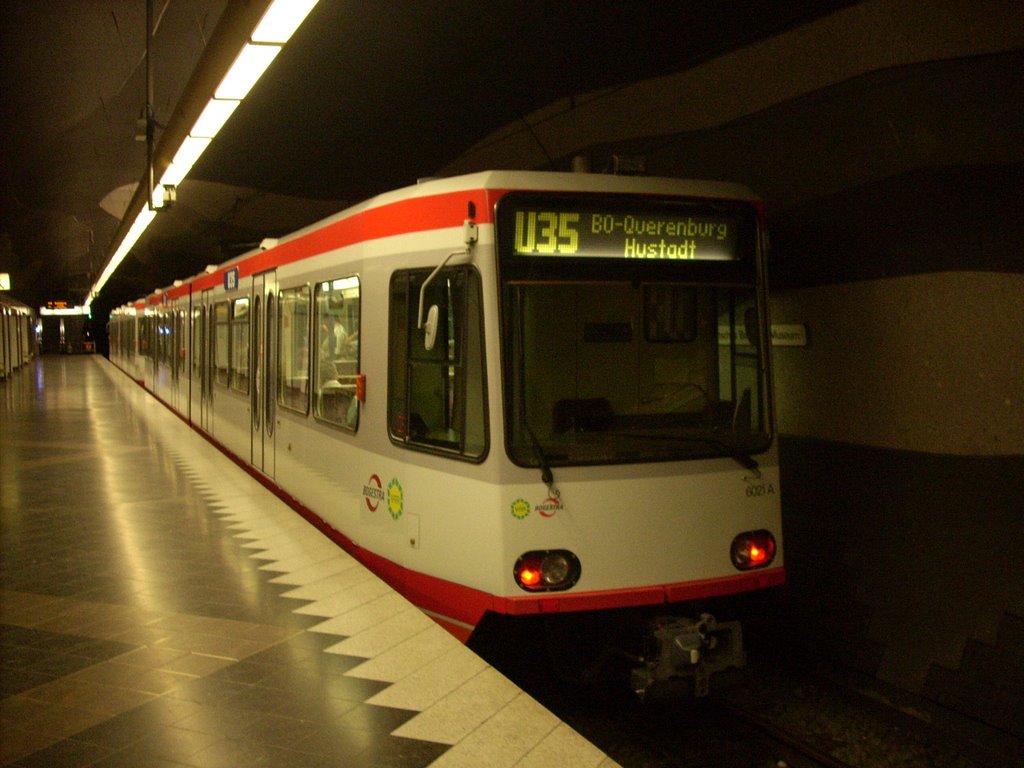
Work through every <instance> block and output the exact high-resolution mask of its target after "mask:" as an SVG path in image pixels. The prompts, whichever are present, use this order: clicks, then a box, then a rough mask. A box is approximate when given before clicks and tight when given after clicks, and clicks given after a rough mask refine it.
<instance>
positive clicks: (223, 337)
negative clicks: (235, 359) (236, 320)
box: [213, 301, 230, 387]
mask: <svg viewBox="0 0 1024 768" xmlns="http://www.w3.org/2000/svg"><path fill="white" fill-rule="evenodd" d="M229 316H230V312H229V309H228V303H227V302H226V301H218V302H217V303H216V304H214V305H213V370H214V381H216V382H217V383H218V384H223V385H224V386H225V387H226V386H227V385H228V381H229V379H230V375H229V374H230V367H229V364H228V363H229V360H228V348H229V346H230V344H229V341H228V340H229V338H230V337H229V330H230V329H229V324H228V319H229Z"/></svg>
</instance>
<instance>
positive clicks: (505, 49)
mask: <svg viewBox="0 0 1024 768" xmlns="http://www.w3.org/2000/svg"><path fill="white" fill-rule="evenodd" d="M229 5H231V4H229V3H225V2H223V0H153V16H154V19H155V22H156V24H155V33H154V37H153V43H152V49H151V52H152V56H151V63H152V79H153V100H152V110H153V115H154V119H155V121H156V125H157V133H158V134H159V132H160V130H161V128H162V127H163V126H166V125H167V124H168V123H169V122H170V121H171V119H172V117H173V115H174V114H175V110H176V109H177V108H178V105H179V100H180V99H181V98H182V94H183V92H184V91H185V89H186V84H187V82H188V80H189V77H190V76H191V75H192V73H193V71H194V70H195V69H196V68H197V66H199V63H200V58H201V56H202V54H203V51H204V48H205V47H206V46H207V44H208V43H209V41H210V39H211V38H212V37H214V35H215V30H217V25H218V22H219V21H221V20H222V18H227V17H228V15H229V14H228V13H226V12H225V9H226V8H228V7H229ZM850 5H851V3H848V2H820V0H776V1H775V2H770V3H768V2H752V1H749V0H675V1H674V2H650V3H636V2H631V1H629V0H619V1H615V0H612V1H609V2H600V3H598V2H585V1H583V0H579V1H575V2H574V1H566V0H514V1H513V0H507V1H504V2H492V3H471V2H467V1H464V0H436V1H433V2H423V1H421V0H389V1H388V2H348V1H346V0H321V1H320V3H319V5H318V6H317V7H316V8H315V9H314V10H313V12H312V13H311V14H310V16H309V17H308V19H307V21H306V23H305V24H304V25H303V26H302V27H301V28H300V30H299V31H298V33H297V34H296V36H295V37H294V38H293V39H292V41H291V42H290V43H289V45H288V46H287V47H286V48H285V50H284V51H283V53H282V54H281V55H280V56H279V57H278V58H277V60H276V61H275V62H274V64H273V66H272V67H271V69H270V70H269V71H268V73H267V75H266V76H265V77H264V78H263V80H261V81H260V83H259V84H258V85H257V86H256V88H255V89H254V90H253V92H252V93H251V94H250V96H249V98H248V99H247V100H246V101H245V102H244V103H243V104H242V106H241V107H240V108H239V110H238V111H237V112H236V113H235V115H234V116H233V118H232V119H231V121H230V122H229V124H228V126H227V127H226V128H225V129H224V131H222V132H221V134H220V135H219V136H218V138H217V139H216V140H215V142H214V143H213V145H212V146H211V147H210V149H209V150H207V152H206V154H205V155H204V156H203V157H202V159H201V160H200V162H199V163H198V164H197V165H196V166H195V168H194V169H193V171H192V174H191V175H190V177H189V178H188V179H187V180H186V181H185V182H184V184H183V185H182V186H181V189H180V190H179V199H178V203H177V204H176V205H175V207H174V208H173V209H172V210H171V211H169V212H167V213H162V214H160V216H158V218H157V220H156V223H155V224H154V225H153V226H152V227H151V228H150V231H149V232H148V233H147V235H146V237H145V238H144V240H143V241H142V242H140V244H139V245H138V246H137V247H136V248H135V249H134V250H133V252H132V254H131V255H130V256H129V258H128V259H127V260H126V262H125V264H124V265H123V266H122V267H121V269H120V270H119V271H118V273H117V274H116V275H115V277H114V279H112V280H111V282H110V283H109V284H108V286H107V288H105V289H104V291H103V293H102V294H101V299H102V302H99V301H98V302H97V305H100V306H103V305H105V306H107V307H109V306H117V305H119V304H121V303H123V302H125V301H128V300H131V299H134V298H137V297H139V296H141V295H142V294H144V293H146V292H148V290H149V289H150V288H152V287H154V286H158V285H166V284H168V283H170V282H171V281H172V280H173V279H175V278H178V277H184V276H188V275H190V274H194V273H195V272H197V271H199V270H200V269H202V268H203V267H204V266H205V265H206V264H209V263H216V262H219V261H223V260H225V259H226V258H229V257H231V256H233V255H235V254H237V253H239V252H242V251H244V250H246V249H247V248H249V247H252V246H253V245H254V244H256V243H258V242H259V240H260V239H262V238H263V237H267V236H274V235H280V234H284V233H286V232H288V231H291V230H294V229H296V228H298V227H300V226H304V225H305V224H308V223H310V222H312V221H315V220H317V219H319V218H321V217H323V216H325V215H327V214H329V213H332V212H334V211H336V210H338V209H339V208H341V207H343V206H344V205H346V204H349V203H353V202H357V201H359V200H361V199H364V198H366V197H368V196H370V195H372V194H375V193H378V192H381V191H385V190H387V189H392V188H395V187H398V186H403V185H405V184H408V183H411V182H413V181H414V180H415V179H416V178H418V177H423V176H431V175H436V174H439V173H450V172H454V171H461V170H479V169H481V168H482V167H485V166H483V165H474V162H475V161H474V160H473V157H475V156H474V155H473V154H472V152H471V150H472V149H473V148H474V147H476V148H478V147H479V146H480V145H481V142H482V141H484V140H485V139H487V138H488V137H492V136H494V135H495V134H496V133H497V132H500V131H501V130H502V129H503V128H505V129H507V127H508V126H514V125H516V124H517V123H522V125H523V126H524V128H525V127H526V122H525V120H526V117H527V116H529V115H531V114H536V113H537V111H538V110H542V109H544V108H546V107H547V106H548V105H551V104H554V103H558V102H559V101H560V100H568V101H569V103H572V102H573V100H574V99H575V98H577V97H578V96H583V95H586V94H594V93H597V92H606V93H615V92H616V90H617V89H628V88H630V87H632V86H633V85H634V84H636V83H639V82H642V81H645V80H648V79H651V78H658V77H666V76H671V75H673V74H674V73H686V72H688V71H691V70H696V69H698V68H700V67H701V66H702V65H705V64H706V63H707V62H709V61H713V60H715V59H717V58H720V57H723V56H728V55H729V54H730V52H735V51H740V50H743V49H745V48H748V47H750V46H754V45H758V44H759V43H760V42H761V41H765V40H769V39H771V38H773V37H775V36H778V35H780V34H783V33H787V32H788V33H791V34H792V33H794V32H795V33H797V34H798V33H799V31H800V30H801V29H802V28H804V27H805V26H806V25H809V24H813V23H814V22H815V21H816V20H819V19H822V18H826V17H828V16H829V15H830V14H834V13H836V12H837V11H840V10H842V9H844V8H846V7H848V6H850ZM145 30H146V3H145V0H95V1H90V2H72V1H71V0H68V1H67V2H37V1H36V0H5V2H3V3H0V45H2V50H3V51H4V57H3V64H2V79H0V88H2V92H3V94H4V98H2V99H0V110H2V112H0V118H2V119H0V123H2V127H0V136H2V144H0V147H2V157H3V162H2V196H0V271H6V272H9V273H11V276H12V282H13V284H14V285H13V288H14V290H13V292H12V293H13V295H14V296H15V297H16V298H19V299H20V300H22V301H24V302H25V303H28V304H30V305H35V306H38V305H39V304H41V303H44V302H46V301H48V300H68V301H71V302H73V303H79V302H81V301H82V300H83V299H84V298H85V296H86V293H87V291H88V289H89V287H90V286H91V284H92V282H93V280H94V279H95V277H96V275H97V273H98V272H99V271H100V270H102V268H103V266H104V265H105V263H106V260H107V258H108V255H109V252H110V247H111V244H112V242H111V241H112V239H113V238H114V236H115V234H116V232H117V227H118V224H119V220H120V217H121V214H122V212H123V210H124V208H125V206H126V205H127V203H128V201H129V199H130V196H131V194H132V192H133V190H134V188H135V186H136V185H137V184H138V183H139V182H140V180H142V179H143V177H144V172H145V167H146V151H145V143H144V142H141V141H138V140H136V134H137V132H138V125H137V123H138V120H139V118H140V116H142V115H143V114H144V109H145V103H146V66H145V57H144V53H145V36H146V34H145ZM810 66H812V67H813V66H814V64H813V62H812V63H811V65H810ZM699 107H700V105H699V104H695V105H694V108H695V109H699ZM740 111H741V112H742V110H740ZM757 111H758V114H760V115H762V116H763V115H764V114H765V110H763V109H759V110H757ZM619 117H620V118H621V119H622V120H628V118H629V115H620V116H619ZM840 117H842V118H843V119H850V120H856V119H857V118H856V117H855V116H854V115H852V114H850V113H844V114H843V115H841V116H840ZM744 125H745V124H744V123H742V122H741V123H740V124H738V126H737V127H736V128H735V130H737V131H739V132H740V133H742V131H743V129H744ZM527 131H528V132H529V129H527ZM532 139H534V140H535V141H533V143H534V144H535V146H534V147H533V152H532V156H531V157H529V158H524V156H523V154H522V151H521V148H520V151H518V152H517V151H513V149H512V148H509V150H508V151H507V152H506V151H505V150H503V149H502V147H503V146H504V145H503V144H501V143H500V142H498V143H497V144H495V148H494V149H493V151H491V152H490V154H488V155H487V156H486V160H487V162H486V165H491V166H501V167H509V168H540V167H554V168H565V167H567V165H568V162H569V156H568V154H566V153H562V152H560V151H558V149H557V147H555V145H554V144H550V145H548V142H547V140H546V139H544V138H542V137H540V136H533V137H532ZM715 140H720V139H715ZM659 141H660V143H658V142H655V143H654V144H653V145H652V144H651V141H650V140H648V141H647V142H641V144H642V146H636V144H637V142H636V141H629V140H623V141H622V142H610V143H609V142H605V143H600V142H591V143H592V144H593V147H591V149H592V150H593V151H595V152H599V153H603V154H604V155H608V154H611V153H613V152H615V151H621V150H623V149H638V150H639V151H641V152H643V153H645V154H647V153H653V154H654V155H655V156H656V155H657V153H658V152H659V151H662V152H664V146H665V145H666V144H671V143H672V142H675V141H678V137H676V138H672V137H667V138H666V137H661V138H660V139H659ZM702 141H712V139H709V138H708V137H706V136H704V134H702V133H701V132H700V131H696V132H689V133H688V134H687V137H686V139H685V142H689V143H690V144H694V143H695V144H697V145H700V144H701V142H702ZM685 142H684V143H685ZM579 143H581V144H584V143H586V142H579ZM467 158H468V159H467ZM481 162H482V160H481ZM662 165H663V166H664V168H665V169H667V170H671V171H673V172H675V171H679V172H681V173H682V172H688V171H691V172H692V168H688V167H678V168H677V167H675V166H678V165H679V164H678V163H675V165H673V161H667V162H665V163H662ZM697 170H699V171H700V172H702V173H705V172H708V173H710V175H716V176H722V175H724V173H716V172H715V171H716V170H718V169H716V168H713V167H712V168H707V169H705V168H700V167H698V168H697ZM721 170H722V171H723V172H729V171H730V170H731V169H730V168H728V167H726V168H723V169H721ZM840 192H842V190H836V193H837V194H839V193H840ZM793 202H794V205H797V204H799V203H800V201H793Z"/></svg>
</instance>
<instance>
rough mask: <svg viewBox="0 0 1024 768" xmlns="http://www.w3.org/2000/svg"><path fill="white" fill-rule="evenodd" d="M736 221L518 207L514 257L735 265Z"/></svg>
mask: <svg viewBox="0 0 1024 768" xmlns="http://www.w3.org/2000/svg"><path fill="white" fill-rule="evenodd" d="M739 221H740V220H739V218H738V217H737V216H729V215H720V216H707V215H699V214H691V213H687V212H685V211H684V210H676V211H673V210H669V211H666V210H664V209H662V210H658V209H653V210H650V211H644V210H636V209H633V210H616V209H606V208H602V209H596V208H578V209H573V210H569V209H567V207H564V206H560V207H558V208H556V207H555V206H543V207H538V206H526V205H523V206H517V207H516V208H515V210H514V219H512V222H514V235H513V236H514V240H513V252H514V253H515V254H516V255H517V256H566V257H576V258H612V259H676V260H683V259H686V260H698V261H734V260H736V259H738V258H739V256H738V253H737V243H738V242H739V234H738V231H739Z"/></svg>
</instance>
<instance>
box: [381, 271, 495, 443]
mask: <svg viewBox="0 0 1024 768" xmlns="http://www.w3.org/2000/svg"><path fill="white" fill-rule="evenodd" d="M430 273H431V270H429V269H425V270H414V271H404V272H396V273H395V274H394V275H393V276H392V278H391V308H390V314H391V317H390V331H389V332H390V341H389V344H388V347H389V356H390V360H389V366H388V371H389V373H388V425H389V431H390V435H391V439H392V440H393V441H394V442H396V443H398V444H399V445H404V446H406V447H410V448H416V449H419V450H427V451H435V452H438V453H444V454H447V455H452V456H456V457H459V458H465V459H468V460H472V461H481V460H483V458H484V457H485V456H486V454H487V426H486V425H487V418H486V413H487V401H486V395H485V393H486V382H485V376H484V344H483V319H482V304H481V298H480V276H479V274H478V273H477V271H476V270H475V269H473V268H471V267H454V268H447V269H443V270H441V272H439V273H438V274H437V275H436V276H435V277H434V279H433V280H432V281H430V282H429V283H428V284H427V288H426V291H425V302H424V305H425V306H424V315H425V316H426V314H427V308H429V307H432V306H437V308H438V312H437V330H436V337H435V340H434V344H433V346H432V347H431V348H430V349H428V348H427V344H426V341H425V334H424V331H423V329H421V328H419V327H417V326H418V325H419V322H418V314H419V303H420V288H421V286H422V285H423V283H424V281H425V280H426V279H427V277H428V276H429V275H430Z"/></svg>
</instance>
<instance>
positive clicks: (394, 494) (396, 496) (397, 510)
mask: <svg viewBox="0 0 1024 768" xmlns="http://www.w3.org/2000/svg"><path fill="white" fill-rule="evenodd" d="M402 507H403V500H402V484H401V483H400V482H398V478H397V477H396V478H394V479H393V480H392V481H391V482H390V483H388V512H390V513H391V518H392V519H393V520H397V519H398V518H400V517H401V516H402Z"/></svg>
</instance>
